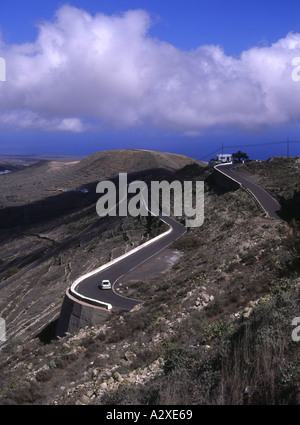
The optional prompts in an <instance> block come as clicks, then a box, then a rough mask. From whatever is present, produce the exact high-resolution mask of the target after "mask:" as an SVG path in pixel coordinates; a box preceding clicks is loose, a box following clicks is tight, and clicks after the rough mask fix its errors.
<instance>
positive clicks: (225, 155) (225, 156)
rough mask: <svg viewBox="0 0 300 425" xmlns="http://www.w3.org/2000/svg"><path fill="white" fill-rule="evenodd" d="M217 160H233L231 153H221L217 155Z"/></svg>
mask: <svg viewBox="0 0 300 425" xmlns="http://www.w3.org/2000/svg"><path fill="white" fill-rule="evenodd" d="M217 161H218V162H232V155H231V153H221V154H219V155H217Z"/></svg>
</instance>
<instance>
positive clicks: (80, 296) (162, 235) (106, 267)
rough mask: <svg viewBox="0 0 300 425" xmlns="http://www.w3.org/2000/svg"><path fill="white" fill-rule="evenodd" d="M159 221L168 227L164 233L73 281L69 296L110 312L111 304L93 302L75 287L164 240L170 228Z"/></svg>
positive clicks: (92, 299)
mask: <svg viewBox="0 0 300 425" xmlns="http://www.w3.org/2000/svg"><path fill="white" fill-rule="evenodd" d="M148 211H149V210H148ZM150 212H151V211H150ZM160 219H161V220H162V221H163V222H164V223H165V224H167V225H168V226H169V229H168V230H167V231H166V232H164V233H162V234H161V235H158V236H156V237H155V238H153V239H150V240H149V241H147V242H145V243H143V244H142V245H140V246H137V247H136V248H133V249H132V250H131V251H128V252H126V254H123V255H121V256H120V257H117V258H115V259H114V260H112V261H109V262H108V263H106V264H104V265H103V266H101V267H99V268H97V269H95V270H92V271H91V272H89V273H86V274H84V275H83V276H81V277H79V278H78V279H76V280H75V282H74V283H73V284H72V285H71V287H70V288H69V291H70V293H71V295H74V297H75V298H77V299H79V300H81V301H85V302H87V303H88V304H96V305H99V306H100V307H105V308H106V309H107V310H110V309H111V308H112V305H111V304H108V303H105V302H103V301H99V300H95V299H94V298H88V297H85V296H84V295H81V294H79V292H77V291H76V288H77V286H78V285H79V283H80V282H82V281H83V280H85V279H87V278H88V277H90V276H93V275H95V274H97V273H99V272H101V271H102V270H105V269H108V268H109V267H111V266H112V265H113V264H116V263H118V262H119V261H121V260H123V259H124V258H126V257H129V255H132V254H134V253H135V252H137V251H139V250H141V249H143V248H145V247H146V246H147V245H150V244H152V243H154V242H156V241H157V240H159V239H161V238H164V237H165V236H167V235H168V234H169V233H171V232H172V227H171V226H170V225H169V224H168V223H167V222H166V221H165V220H164V219H163V218H162V217H160Z"/></svg>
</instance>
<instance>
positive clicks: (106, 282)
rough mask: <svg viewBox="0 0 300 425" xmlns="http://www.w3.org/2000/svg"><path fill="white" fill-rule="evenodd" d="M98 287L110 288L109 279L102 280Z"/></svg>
mask: <svg viewBox="0 0 300 425" xmlns="http://www.w3.org/2000/svg"><path fill="white" fill-rule="evenodd" d="M99 288H100V289H111V283H110V281H109V280H107V279H106V280H102V281H101V283H100V284H99Z"/></svg>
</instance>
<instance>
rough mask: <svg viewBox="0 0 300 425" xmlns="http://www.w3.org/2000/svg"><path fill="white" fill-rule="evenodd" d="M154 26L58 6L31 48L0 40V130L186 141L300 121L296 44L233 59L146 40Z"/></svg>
mask: <svg viewBox="0 0 300 425" xmlns="http://www.w3.org/2000/svg"><path fill="white" fill-rule="evenodd" d="M151 25H152V22H151V18H150V16H149V14H148V13H147V12H145V11H143V10H133V11H128V12H125V13H124V14H122V15H113V16H107V15H104V14H101V13H99V14H97V15H94V16H92V15H90V14H89V13H87V12H86V11H84V10H81V9H77V8H75V7H72V6H68V5H65V6H63V7H61V8H60V9H59V10H58V11H57V12H56V15H55V18H54V19H53V20H52V21H44V22H41V23H40V24H39V33H38V37H37V39H36V41H35V42H34V43H24V44H19V45H6V44H5V43H4V42H3V41H1V40H0V56H1V57H4V58H5V61H6V80H7V81H6V82H1V83H0V128H15V129H41V130H45V131H67V132H84V131H87V130H88V129H91V128H130V127H138V126H140V127H142V126H147V127H154V128H159V129H165V130H171V131H176V132H181V133H185V134H191V135H193V134H198V133H201V132H202V131H203V130H205V129H207V128H210V127H214V126H224V125H225V126H233V127H237V128H241V129H246V130H247V129H257V128H260V127H262V126H265V125H274V124H283V123H288V122H292V121H296V120H299V119H300V82H298V83H297V82H295V81H294V80H293V79H292V71H293V69H294V67H293V65H292V61H293V59H294V58H295V57H299V56H300V34H293V33H289V34H287V36H286V37H285V38H283V39H281V40H278V41H277V42H276V43H274V44H272V45H270V46H268V47H253V48H251V49H249V50H247V51H244V52H242V53H241V55H240V56H239V57H238V58H234V57H231V56H228V55H226V54H225V53H224V51H223V50H222V48H221V47H219V46H215V45H204V46H200V47H198V48H197V49H195V50H192V51H183V50H180V49H178V48H176V47H174V46H173V45H171V44H169V43H166V42H163V41H160V40H157V39H154V38H151V37H150V36H149V29H150V28H151Z"/></svg>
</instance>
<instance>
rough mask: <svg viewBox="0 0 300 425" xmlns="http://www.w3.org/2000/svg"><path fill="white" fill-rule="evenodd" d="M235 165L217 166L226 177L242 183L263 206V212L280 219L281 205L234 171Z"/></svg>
mask: <svg viewBox="0 0 300 425" xmlns="http://www.w3.org/2000/svg"><path fill="white" fill-rule="evenodd" d="M234 167H235V164H232V163H230V164H226V165H223V164H220V165H217V166H215V169H217V170H218V171H219V172H221V173H224V174H225V175H226V176H228V177H230V178H232V179H233V180H235V181H237V182H238V183H240V184H241V185H242V186H244V187H245V188H246V189H248V190H249V191H250V192H251V193H252V195H253V196H254V197H255V198H256V200H257V201H258V202H259V204H260V205H261V206H262V208H263V210H264V211H265V212H266V214H267V215H268V216H269V217H270V218H274V219H278V218H280V217H279V215H278V211H279V210H280V208H281V207H280V205H279V203H278V202H277V201H276V200H275V199H274V198H273V197H272V196H271V195H270V194H269V193H268V192H266V191H265V190H264V189H263V188H262V187H260V186H258V185H257V184H255V183H253V182H252V181H250V180H248V179H247V178H246V177H244V176H242V175H241V174H239V173H238V172H237V171H235V170H234Z"/></svg>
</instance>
